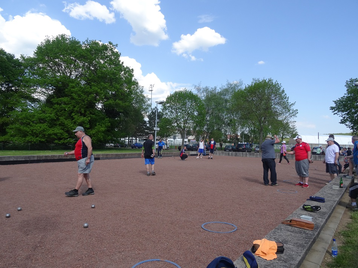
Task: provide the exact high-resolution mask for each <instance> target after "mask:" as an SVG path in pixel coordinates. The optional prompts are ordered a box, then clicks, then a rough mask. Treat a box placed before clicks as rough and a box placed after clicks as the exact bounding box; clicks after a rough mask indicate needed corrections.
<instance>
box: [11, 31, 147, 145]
mask: <svg viewBox="0 0 358 268" xmlns="http://www.w3.org/2000/svg"><path fill="white" fill-rule="evenodd" d="M22 60H23V62H24V65H25V67H26V78H27V80H26V81H27V83H28V84H29V85H30V86H31V88H32V89H33V90H34V93H35V94H34V96H36V97H37V103H36V105H32V106H31V105H28V106H26V107H23V108H22V109H20V110H18V111H16V112H15V113H14V114H13V120H14V124H12V126H11V127H10V128H9V131H10V133H11V135H12V136H13V137H14V138H15V139H17V140H18V141H20V142H30V143H32V142H45V143H58V144H66V143H69V142H72V140H73V133H72V129H74V127H75V126H77V125H81V126H83V127H84V128H85V130H86V132H87V133H88V134H89V135H91V136H92V140H93V142H94V143H105V142H106V141H108V140H115V139H117V138H119V137H124V136H125V135H126V134H128V126H129V125H130V122H129V121H131V120H132V123H133V122H134V121H136V122H139V123H140V122H141V121H142V119H143V115H142V114H143V113H142V107H143V103H145V98H144V96H143V94H142V93H143V89H142V88H141V87H139V85H138V83H137V81H136V80H135V79H134V77H133V71H132V70H131V69H130V68H128V67H126V66H124V65H123V63H122V62H121V61H120V54H119V52H118V51H117V49H116V45H113V44H112V43H111V42H109V43H108V44H103V43H101V42H98V41H89V40H86V41H84V42H82V43H81V42H80V41H78V40H76V39H75V38H71V37H68V36H66V35H59V36H57V37H54V38H48V39H46V40H45V41H43V42H42V43H41V44H40V45H38V47H37V48H36V50H35V52H34V56H33V57H27V58H25V57H23V58H22Z"/></svg>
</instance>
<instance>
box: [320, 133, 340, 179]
mask: <svg viewBox="0 0 358 268" xmlns="http://www.w3.org/2000/svg"><path fill="white" fill-rule="evenodd" d="M326 142H327V143H328V147H327V148H326V154H325V156H324V160H323V163H324V164H326V173H329V177H330V179H331V180H333V179H334V178H335V177H337V174H338V157H339V148H338V146H337V145H336V144H335V143H334V139H333V138H328V139H327V140H326Z"/></svg>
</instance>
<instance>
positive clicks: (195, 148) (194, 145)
mask: <svg viewBox="0 0 358 268" xmlns="http://www.w3.org/2000/svg"><path fill="white" fill-rule="evenodd" d="M191 148H192V151H197V150H198V149H199V144H198V143H194V144H192V145H191Z"/></svg>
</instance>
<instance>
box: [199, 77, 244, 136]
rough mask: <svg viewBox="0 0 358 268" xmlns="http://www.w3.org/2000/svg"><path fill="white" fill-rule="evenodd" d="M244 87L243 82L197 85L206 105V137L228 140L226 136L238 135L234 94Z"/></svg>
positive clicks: (204, 132) (204, 133) (204, 131)
mask: <svg viewBox="0 0 358 268" xmlns="http://www.w3.org/2000/svg"><path fill="white" fill-rule="evenodd" d="M241 87H242V82H235V83H229V82H228V83H226V85H224V86H222V87H220V88H217V87H201V86H196V87H195V88H196V90H197V92H198V95H199V97H200V98H201V99H202V101H203V103H204V105H205V125H204V128H203V136H204V138H205V139H209V138H214V139H215V140H217V141H219V140H226V136H227V135H229V136H231V137H232V136H237V135H236V134H237V133H238V127H239V124H238V121H237V113H236V111H235V110H234V109H232V96H233V94H234V93H235V92H236V91H238V90H239V89H240V88H241Z"/></svg>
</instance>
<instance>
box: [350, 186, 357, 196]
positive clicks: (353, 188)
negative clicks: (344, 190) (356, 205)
mask: <svg viewBox="0 0 358 268" xmlns="http://www.w3.org/2000/svg"><path fill="white" fill-rule="evenodd" d="M349 197H350V198H352V199H357V197H358V184H354V185H352V186H351V187H349Z"/></svg>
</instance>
